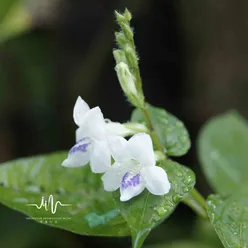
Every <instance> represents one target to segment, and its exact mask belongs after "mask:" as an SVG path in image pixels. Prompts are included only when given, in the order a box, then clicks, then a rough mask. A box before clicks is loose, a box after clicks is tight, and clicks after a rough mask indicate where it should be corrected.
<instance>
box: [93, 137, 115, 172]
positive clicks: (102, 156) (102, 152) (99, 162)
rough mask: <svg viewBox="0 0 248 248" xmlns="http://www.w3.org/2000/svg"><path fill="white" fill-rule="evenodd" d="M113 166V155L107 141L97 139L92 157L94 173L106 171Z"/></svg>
mask: <svg viewBox="0 0 248 248" xmlns="http://www.w3.org/2000/svg"><path fill="white" fill-rule="evenodd" d="M110 166H111V155H110V150H109V147H108V143H107V142H106V141H95V142H94V147H93V150H92V155H91V158H90V167H91V170H92V172H94V173H104V172H106V171H107V170H108V169H109V168H110Z"/></svg>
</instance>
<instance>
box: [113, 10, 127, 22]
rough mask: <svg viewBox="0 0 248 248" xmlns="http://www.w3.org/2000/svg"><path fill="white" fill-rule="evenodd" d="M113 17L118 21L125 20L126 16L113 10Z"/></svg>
mask: <svg viewBox="0 0 248 248" xmlns="http://www.w3.org/2000/svg"><path fill="white" fill-rule="evenodd" d="M115 17H116V20H117V22H118V23H122V22H126V17H125V16H124V15H122V14H120V13H119V12H118V11H116V10H115Z"/></svg>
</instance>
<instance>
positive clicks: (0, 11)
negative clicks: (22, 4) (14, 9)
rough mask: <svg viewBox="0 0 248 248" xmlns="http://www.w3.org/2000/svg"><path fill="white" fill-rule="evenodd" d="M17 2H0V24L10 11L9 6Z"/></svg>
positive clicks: (4, 0) (3, 0) (7, 0)
mask: <svg viewBox="0 0 248 248" xmlns="http://www.w3.org/2000/svg"><path fill="white" fill-rule="evenodd" d="M18 1H19V0H1V1H0V23H1V22H2V20H3V19H4V17H5V16H6V15H7V13H8V11H9V10H10V9H11V6H13V4H14V3H15V2H18Z"/></svg>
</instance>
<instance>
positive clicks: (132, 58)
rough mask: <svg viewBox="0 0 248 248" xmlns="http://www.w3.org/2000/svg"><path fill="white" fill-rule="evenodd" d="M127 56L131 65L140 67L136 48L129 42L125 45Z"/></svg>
mask: <svg viewBox="0 0 248 248" xmlns="http://www.w3.org/2000/svg"><path fill="white" fill-rule="evenodd" d="M124 52H125V56H126V58H127V60H128V62H129V64H128V65H129V66H130V67H134V68H137V67H138V56H137V54H136V52H135V50H134V49H133V48H132V46H130V45H129V44H126V45H125V47H124Z"/></svg>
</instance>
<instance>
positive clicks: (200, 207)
mask: <svg viewBox="0 0 248 248" xmlns="http://www.w3.org/2000/svg"><path fill="white" fill-rule="evenodd" d="M142 110H143V113H144V115H145V119H146V122H147V124H148V128H149V129H150V130H151V137H152V140H153V142H154V144H155V146H156V148H157V149H158V150H160V151H161V152H163V153H164V148H163V145H162V144H161V143H160V140H159V138H158V136H157V134H156V132H155V130H154V127H153V124H152V120H151V117H150V114H149V112H148V111H147V109H146V107H145V108H144V109H142ZM183 202H184V203H185V204H186V205H188V206H189V207H190V208H192V209H193V210H194V211H195V212H196V213H197V214H198V215H199V216H201V217H202V218H203V219H207V218H208V216H207V211H206V201H205V199H204V197H203V196H202V195H201V194H200V193H199V192H198V191H197V189H195V188H194V189H192V190H191V191H190V193H189V194H188V195H187V196H186V197H185V198H184V199H183Z"/></svg>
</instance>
